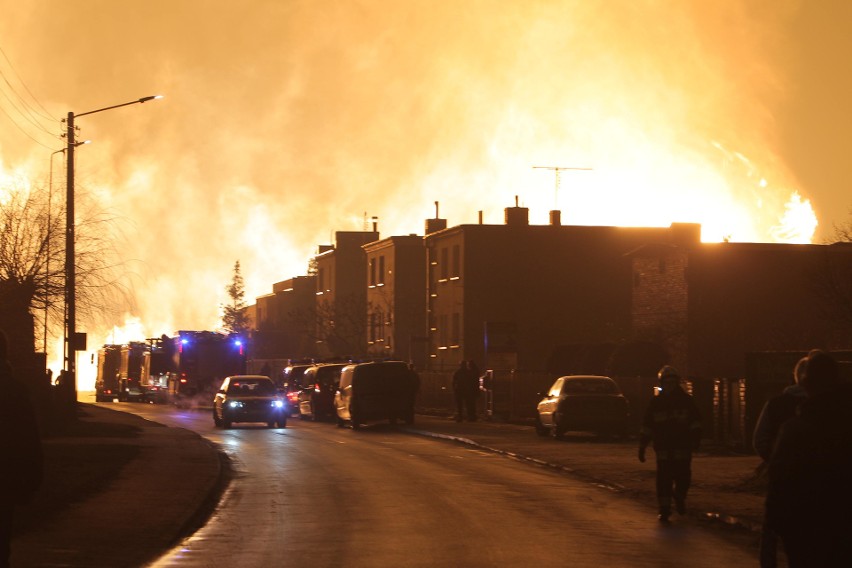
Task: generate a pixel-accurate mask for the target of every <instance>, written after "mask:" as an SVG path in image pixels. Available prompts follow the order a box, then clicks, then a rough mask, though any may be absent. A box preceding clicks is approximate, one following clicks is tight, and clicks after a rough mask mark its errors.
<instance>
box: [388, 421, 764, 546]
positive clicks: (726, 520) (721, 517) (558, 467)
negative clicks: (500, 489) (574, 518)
mask: <svg viewBox="0 0 852 568" xmlns="http://www.w3.org/2000/svg"><path fill="white" fill-rule="evenodd" d="M404 431H405V432H406V433H409V434H414V435H416V436H423V437H426V438H436V439H441V440H447V441H450V442H456V443H458V444H463V445H466V446H472V447H475V448H477V449H480V450H483V451H487V452H491V453H494V454H498V455H501V456H506V457H508V458H511V459H514V460H517V461H521V462H526V463H529V464H532V465H536V466H539V467H544V468H547V469H552V470H555V471H557V472H559V473H564V474H567V475H571V476H573V477H576V478H579V479H580V480H582V481H585V482H588V483H591V484H593V485H595V486H597V487H600V488H602V489H606V490H608V491H612V492H613V493H621V494H625V493H627V491H626V489H625V488H624V487H622V486H620V485H617V484H613V483H609V482H607V481H605V480H602V479H599V478H596V477H593V476H589V475H584V474H581V473H578V472H577V471H576V470H574V469H571V468H570V467H567V466H564V465H562V464H558V463H553V462H548V461H545V460H540V459H538V458H534V457H531V456H526V455H523V454H519V453H517V452H509V451H506V450H501V449H498V448H492V447H490V446H486V445H483V444H480V443H478V442H475V441H473V440H471V439H469V438H463V437H461V436H452V435H449V434H439V433H437V432H429V431H427V430H417V429H414V428H406V429H405V430H404ZM697 517H698V518H699V519H700V520H703V521H705V522H708V523H713V524H722V525H725V526H728V527H732V528H736V529H740V530H745V531H748V532H752V533H758V534H759V533H760V532H761V531H762V530H763V527H762V526H761V525H760V524H759V523H753V522H751V521H746V520H744V519H740V518H739V517H736V516H734V515H727V514H725V513H718V512H704V513H700V514H699V515H698V516H697Z"/></svg>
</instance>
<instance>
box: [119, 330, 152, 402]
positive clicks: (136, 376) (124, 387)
mask: <svg viewBox="0 0 852 568" xmlns="http://www.w3.org/2000/svg"><path fill="white" fill-rule="evenodd" d="M147 351H148V344H147V343H145V342H142V341H131V342H129V343H126V344H124V345H122V346H121V364H120V365H119V379H118V386H119V390H118V400H119V401H121V402H125V401H131V402H142V401H144V400H145V390H144V388H143V386H142V382H143V380H142V376H143V368H142V367H143V365H142V360H143V358H144V356H145V353H146V352H147Z"/></svg>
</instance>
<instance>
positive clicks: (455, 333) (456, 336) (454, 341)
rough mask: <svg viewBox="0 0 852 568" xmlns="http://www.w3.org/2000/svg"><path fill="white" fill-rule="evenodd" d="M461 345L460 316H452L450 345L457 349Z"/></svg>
mask: <svg viewBox="0 0 852 568" xmlns="http://www.w3.org/2000/svg"><path fill="white" fill-rule="evenodd" d="M459 343H461V314H460V313H458V312H456V313H454V314H453V326H452V328H451V331H450V345H452V346H455V347H458V345H459Z"/></svg>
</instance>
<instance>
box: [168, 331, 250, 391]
mask: <svg viewBox="0 0 852 568" xmlns="http://www.w3.org/2000/svg"><path fill="white" fill-rule="evenodd" d="M171 341H172V346H171V348H172V350H173V364H174V365H173V368H174V371H173V373H172V374H171V377H170V379H169V396H170V398H171V400H172V401H173V402H174V403H175V404H177V405H178V406H183V407H188V406H199V405H205V406H206V405H210V404H211V403H212V401H213V395H214V394H215V392H216V389H218V388H219V385H220V384H221V383H222V380H223V379H224V378H225V377H227V376H229V375H240V374H244V373H245V369H246V357H245V352H244V348H243V344H242V341H241V339H240V338H238V337H232V336H228V335H225V334H222V333H218V332H215V331H178V332H177V334H176V335H175V337H173V338H171Z"/></svg>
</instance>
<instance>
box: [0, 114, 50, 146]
mask: <svg viewBox="0 0 852 568" xmlns="http://www.w3.org/2000/svg"><path fill="white" fill-rule="evenodd" d="M0 111H3V114H5V115H6V116H8V117H9V120H11V121H12V124H14V125H15V127H16V128H17V129H18V130H20V131H21V132H23V133H24V135H25V136H26V137H27V138H29V139H30V140H32V141H33V142H35V143H36V144H38V145H39V146H41V147H43V148H47V149H48V150H53V148H51V147H50V146H48V145H46V144H42V143H41V142H39V141H38V140H36V139H35V138H33V137H32V135H30V133H29V132H27V131H26V130H24V129H23V128H21V125H20V124H18V123H17V122H15V119H14V118H12V117H11V116H10V115H9V113H8V112H6V109H4V108H3V107H2V106H0Z"/></svg>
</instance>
